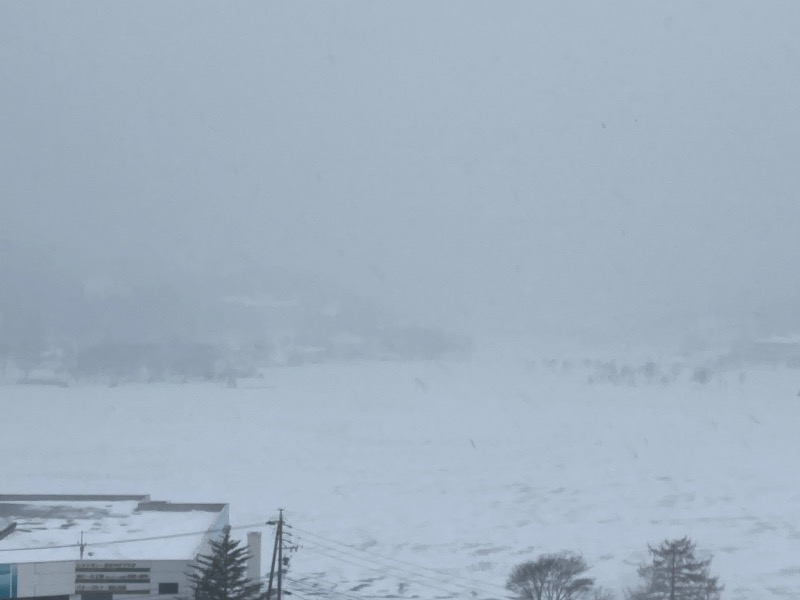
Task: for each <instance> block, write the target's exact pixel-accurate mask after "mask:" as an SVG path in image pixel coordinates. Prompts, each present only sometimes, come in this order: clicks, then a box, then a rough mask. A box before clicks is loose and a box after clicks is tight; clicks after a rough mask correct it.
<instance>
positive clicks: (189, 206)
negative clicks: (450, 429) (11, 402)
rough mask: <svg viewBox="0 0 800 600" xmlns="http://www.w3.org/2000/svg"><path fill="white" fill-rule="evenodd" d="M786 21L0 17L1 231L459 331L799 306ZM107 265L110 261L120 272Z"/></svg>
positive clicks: (424, 6)
mask: <svg viewBox="0 0 800 600" xmlns="http://www.w3.org/2000/svg"><path fill="white" fill-rule="evenodd" d="M798 24H800V3H797V2H794V1H786V2H777V1H775V2H771V1H765V2H756V1H753V0H748V1H747V2H691V3H690V2H674V1H669V2H667V1H664V2H645V1H642V0H631V1H630V2H624V3H620V2H589V1H588V0H587V1H585V2H537V1H527V2H490V1H488V0H487V1H485V2H481V3H474V2H465V1H463V0H458V1H456V0H451V1H448V2H421V1H420V2H413V1H408V2H400V1H396V2H359V3H349V2H336V3H329V2H319V3H307V2H272V3H262V2H237V3H223V2H218V3H214V4H208V3H202V2H182V3H178V2H169V3H164V2H142V1H136V2H113V3H108V2H80V1H76V2H13V1H8V0H6V1H3V2H2V3H0V69H1V70H0V76H1V77H2V80H1V82H0V85H1V86H2V92H1V94H2V95H1V96H0V160H1V162H0V169H2V171H0V237H2V238H4V239H6V240H10V241H11V242H20V241H25V242H27V243H33V244H38V245H44V246H48V247H50V248H53V249H54V250H55V251H56V252H57V253H58V255H59V256H60V257H61V259H62V260H64V261H69V262H70V263H71V264H73V265H74V266H75V268H76V269H78V270H79V271H80V272H82V273H86V274H90V273H92V272H93V271H96V270H103V269H105V270H108V269H111V268H117V266H118V265H120V264H131V263H136V264H137V265H138V266H139V268H143V269H144V270H145V271H146V270H147V269H153V272H161V271H163V270H164V269H165V268H171V267H170V266H171V265H183V266H190V267H192V268H195V269H201V268H211V269H218V268H226V267H227V266H230V265H235V264H244V263H250V264H266V265H281V266H286V267H289V268H291V269H298V270H303V271H306V272H309V273H312V274H321V275H324V276H325V277H326V278H328V279H333V280H336V281H338V282H340V283H342V284H343V285H345V286H348V287H352V288H353V289H354V290H356V291H359V292H361V293H364V294H367V295H369V296H372V297H374V298H378V299H381V300H383V301H385V302H386V303H387V304H389V305H391V306H393V307H394V308H396V309H398V310H399V311H400V312H402V313H405V314H408V315H412V316H419V317H420V318H422V319H425V320H429V321H430V320H434V321H435V320H442V322H445V323H448V324H461V325H464V326H466V327H474V326H484V325H486V326H491V325H493V324H504V325H506V326H508V325H509V324H510V323H520V324H526V323H533V322H537V321H540V320H541V318H542V315H558V316H559V318H573V317H574V318H584V317H585V316H587V315H589V316H591V317H592V318H601V319H602V318H611V317H612V316H613V317H619V316H620V315H622V316H624V315H628V314H630V315H637V317H641V316H647V315H651V314H652V315H663V314H666V313H668V312H670V311H673V310H674V311H700V312H713V310H714V309H715V307H720V309H724V310H733V309H737V310H739V309H743V310H746V309H747V308H748V307H750V306H752V307H754V309H756V308H759V309H760V308H762V307H763V306H764V305H769V304H770V303H772V302H778V301H782V300H786V299H798V298H800V283H798V282H799V281H800V279H798V276H797V274H798V272H800V260H798V259H800V168H798V165H800V35H798ZM115 265H117V266H115Z"/></svg>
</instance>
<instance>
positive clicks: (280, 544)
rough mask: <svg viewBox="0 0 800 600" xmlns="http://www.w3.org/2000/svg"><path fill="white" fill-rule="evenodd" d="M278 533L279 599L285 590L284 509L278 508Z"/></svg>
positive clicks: (279, 599)
mask: <svg viewBox="0 0 800 600" xmlns="http://www.w3.org/2000/svg"><path fill="white" fill-rule="evenodd" d="M278 513H279V516H278V535H279V536H280V538H281V540H280V542H278V600H281V593H282V590H283V585H282V584H283V509H282V508H280V509H278Z"/></svg>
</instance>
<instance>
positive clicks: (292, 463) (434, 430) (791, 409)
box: [0, 354, 800, 600]
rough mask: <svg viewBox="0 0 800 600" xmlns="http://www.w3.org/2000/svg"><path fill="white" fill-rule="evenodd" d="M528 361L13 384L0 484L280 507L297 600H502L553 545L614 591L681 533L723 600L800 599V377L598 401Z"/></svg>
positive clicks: (571, 374) (1, 426) (240, 512)
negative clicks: (222, 379)
mask: <svg viewBox="0 0 800 600" xmlns="http://www.w3.org/2000/svg"><path fill="white" fill-rule="evenodd" d="M538 356H541V355H538ZM530 358H537V357H529V356H524V355H523V354H518V355H513V356H511V357H509V356H508V355H506V356H505V357H503V356H501V355H499V354H498V355H496V356H494V357H486V356H481V357H480V358H474V359H472V360H470V361H464V362H452V363H441V364H433V363H416V364H408V363H405V364H397V363H372V364H360V365H359V364H356V365H353V364H351V365H322V366H309V367H302V368H285V369H276V370H273V371H270V372H269V373H268V374H267V375H266V377H265V379H264V380H263V381H255V382H250V385H252V386H253V388H254V389H242V388H241V387H240V388H239V389H226V388H223V387H220V386H216V385H211V384H207V385H200V384H198V385H193V384H190V385H159V386H146V385H142V386H128V387H125V386H122V387H118V388H106V387H100V386H96V387H91V386H89V387H71V388H63V389H62V388H55V387H36V386H4V387H0V415H1V418H0V457H1V458H0V481H2V488H3V492H5V493H23V492H30V493H34V492H36V493H149V494H151V495H152V496H153V497H154V498H158V499H168V500H172V501H198V502H205V501H208V502H218V501H222V502H230V504H231V521H232V523H233V524H234V525H237V524H246V523H253V522H259V521H262V522H263V521H264V520H265V519H267V518H272V517H274V516H275V513H276V511H275V509H276V508H277V507H279V506H280V507H284V508H286V511H287V512H286V514H287V518H288V520H289V522H290V523H291V524H292V525H294V527H295V529H294V530H293V531H294V538H295V541H296V542H297V543H298V544H299V545H300V546H301V548H300V550H299V551H298V552H297V553H295V555H294V556H293V558H292V564H291V574H290V577H291V578H292V579H293V580H294V581H295V582H296V581H300V582H301V583H299V584H298V583H293V582H292V581H290V582H289V585H292V586H294V590H295V592H299V594H297V595H298V597H299V598H303V597H308V596H310V595H312V594H313V590H312V586H313V585H314V582H316V583H317V584H318V585H319V586H321V589H330V588H334V587H335V589H336V590H337V591H338V592H341V594H340V597H353V598H375V597H387V596H391V595H397V596H402V597H412V596H419V597H423V598H432V597H465V596H466V597H475V598H489V597H501V596H502V595H503V590H502V586H503V583H504V580H505V578H506V576H507V574H508V571H509V569H510V568H511V566H512V565H513V564H515V563H517V562H520V561H522V560H526V559H529V558H534V557H535V556H536V555H537V554H539V553H542V552H549V551H558V550H575V551H581V552H583V553H584V555H585V556H586V558H587V559H588V560H589V562H590V563H591V564H593V565H594V568H593V574H594V576H595V577H596V578H597V580H598V583H599V584H601V585H603V586H605V587H608V588H611V589H613V590H614V591H616V592H617V593H618V594H619V593H620V592H621V591H622V590H623V589H624V588H625V587H626V586H630V585H633V584H635V583H636V574H635V573H636V565H637V564H638V563H639V562H640V561H641V560H642V559H644V558H645V550H646V544H647V543H648V542H650V543H657V542H659V541H661V540H662V539H664V538H666V537H673V536H683V535H689V536H691V537H692V538H694V539H695V541H696V542H697V544H698V549H699V550H700V551H701V552H703V553H706V552H710V553H713V554H714V562H713V565H712V566H713V569H712V570H713V571H714V572H716V573H717V574H719V575H720V577H721V579H722V580H723V581H724V583H725V584H726V586H727V590H726V593H725V597H727V598H731V599H734V600H736V599H748V600H756V599H759V598H782V597H785V598H789V597H795V598H796V597H798V596H800V591H798V590H800V558H799V557H800V470H798V467H797V464H798V460H800V435H799V434H800V398H798V397H797V392H798V388H800V372H797V371H790V370H766V369H764V370H761V371H754V370H750V371H749V372H748V374H747V377H746V379H745V380H744V381H740V379H739V377H738V373H730V374H727V375H723V376H716V377H715V378H714V379H712V381H711V382H710V383H708V384H706V385H699V384H696V383H691V382H690V381H688V380H682V381H680V382H678V383H676V384H672V385H668V386H660V385H655V384H653V385H645V384H638V385H637V386H636V387H630V386H614V385H611V384H607V383H605V384H594V385H589V384H588V383H587V381H586V377H585V376H584V375H581V374H579V373H578V372H576V371H575V370H567V371H561V370H547V369H541V368H534V369H531V364H530V362H529V361H530ZM269 531H270V529H269V528H265V532H267V533H268V532H269ZM243 533H244V532H242V534H243ZM340 544H346V545H348V546H352V547H346V546H342V545H340ZM268 545H269V538H268V537H267V538H265V544H264V546H265V552H264V554H265V556H264V559H265V561H266V558H267V556H266V555H267V553H268V548H267V547H268ZM403 561H405V562H403ZM413 565H420V566H422V567H424V568H422V569H420V568H417V567H415V566H413ZM348 595H349V596H348Z"/></svg>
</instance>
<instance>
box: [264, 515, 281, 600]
mask: <svg viewBox="0 0 800 600" xmlns="http://www.w3.org/2000/svg"><path fill="white" fill-rule="evenodd" d="M267 525H277V526H278V527H277V529H276V530H275V545H274V546H273V547H272V566H271V567H270V569H269V584H268V585H267V600H272V583H273V581H274V579H275V562H276V561H277V562H278V587H277V590H276V591H277V594H278V600H281V593H282V591H283V509H282V508H280V509H278V520H277V521H267Z"/></svg>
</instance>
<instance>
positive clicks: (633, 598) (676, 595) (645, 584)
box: [628, 537, 723, 600]
mask: <svg viewBox="0 0 800 600" xmlns="http://www.w3.org/2000/svg"><path fill="white" fill-rule="evenodd" d="M647 548H648V550H649V551H650V556H651V562H650V563H649V564H644V565H642V566H641V567H639V576H640V577H641V578H642V580H643V581H642V585H641V587H639V588H638V589H636V590H634V591H632V592H630V593H629V595H628V596H629V598H630V600H719V597H720V593H721V592H722V589H723V586H721V585H720V584H719V578H718V577H712V576H711V575H710V574H709V566H710V565H711V559H710V558H708V559H706V560H698V559H697V558H695V555H694V553H695V544H694V543H693V542H692V540H690V539H689V538H688V537H683V538H681V539H676V540H665V541H664V542H663V543H662V544H661V545H660V546H659V547H657V548H653V547H652V546H648V547H647Z"/></svg>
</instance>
